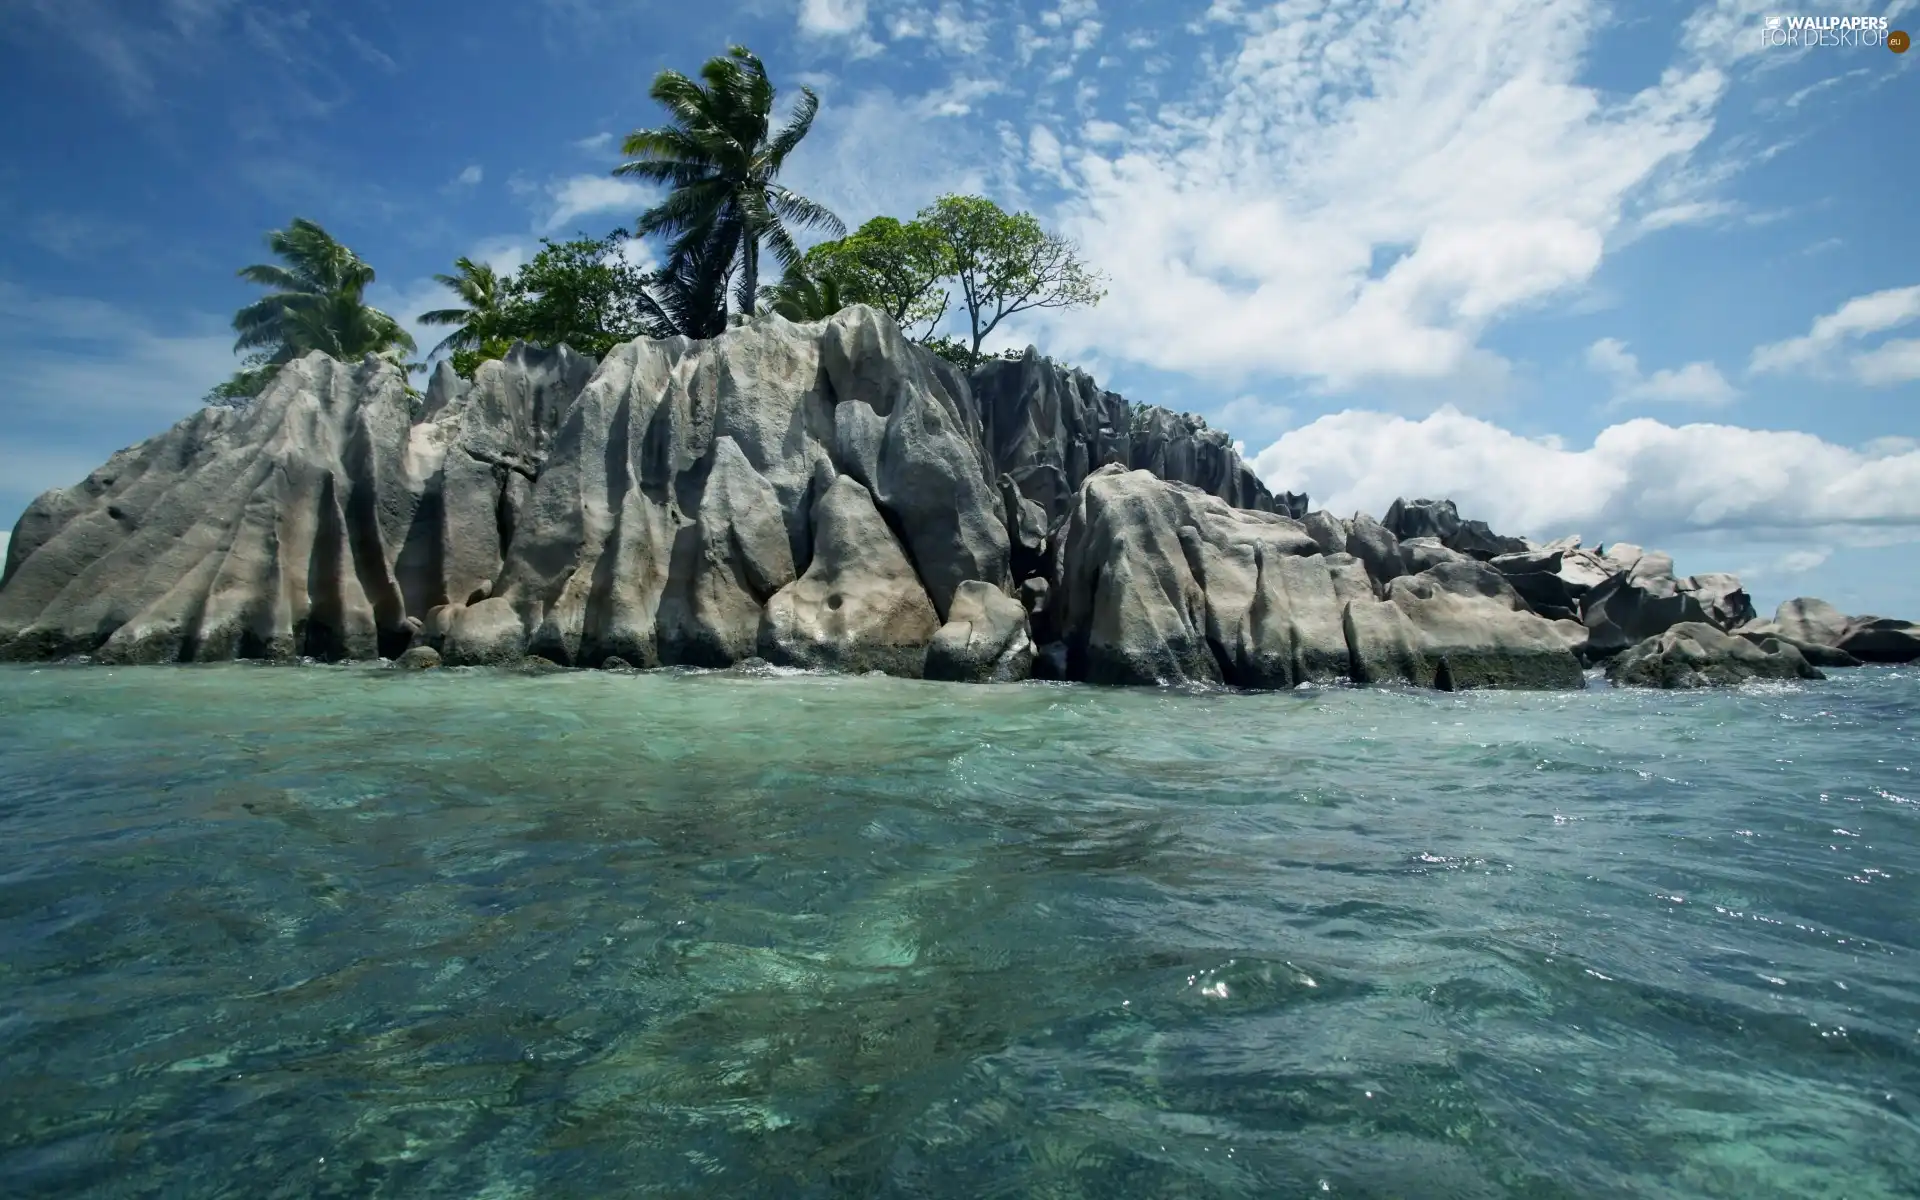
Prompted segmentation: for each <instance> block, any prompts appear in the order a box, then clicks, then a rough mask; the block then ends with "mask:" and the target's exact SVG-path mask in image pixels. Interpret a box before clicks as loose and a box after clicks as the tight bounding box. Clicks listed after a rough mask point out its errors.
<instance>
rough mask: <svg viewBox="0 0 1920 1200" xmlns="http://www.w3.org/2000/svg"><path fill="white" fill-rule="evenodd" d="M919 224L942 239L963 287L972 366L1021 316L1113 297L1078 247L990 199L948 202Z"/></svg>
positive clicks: (955, 277) (925, 212)
mask: <svg viewBox="0 0 1920 1200" xmlns="http://www.w3.org/2000/svg"><path fill="white" fill-rule="evenodd" d="M915 223H916V224H920V225H923V226H925V227H927V228H929V229H931V230H932V231H933V232H934V234H935V235H936V236H937V237H938V238H939V239H940V242H941V243H942V245H943V247H944V252H945V254H946V264H945V265H946V269H947V271H948V273H949V275H950V276H951V277H952V279H953V280H954V282H955V284H957V285H958V287H959V290H960V302H961V304H962V306H963V307H964V309H965V312H966V316H967V327H968V335H969V337H970V344H969V345H967V347H966V350H967V358H968V365H972V364H974V363H978V362H979V361H980V343H981V342H982V341H984V340H985V339H986V337H987V335H988V334H990V333H992V332H993V331H994V329H995V328H997V327H998V326H999V324H1000V322H1001V321H1003V320H1005V319H1006V318H1008V317H1010V316H1012V315H1014V314H1015V313H1020V312H1027V311H1030V310H1032V309H1039V308H1078V307H1081V306H1083V305H1092V304H1098V303H1099V302H1100V300H1101V298H1102V297H1103V296H1104V295H1105V294H1106V293H1105V292H1104V291H1103V290H1102V289H1101V286H1100V284H1101V280H1100V277H1099V276H1098V275H1097V274H1095V273H1094V272H1093V271H1092V270H1091V269H1090V268H1089V267H1088V266H1087V265H1086V264H1085V263H1083V262H1082V261H1081V260H1080V254H1079V250H1078V249H1077V248H1076V247H1075V246H1074V244H1073V243H1072V242H1071V241H1069V240H1068V239H1066V238H1064V237H1061V236H1059V235H1058V234H1051V233H1048V232H1047V231H1046V230H1044V229H1042V228H1041V227H1040V222H1038V221H1036V220H1035V219H1034V218H1033V216H1032V215H1031V214H1030V213H1024V212H1018V213H1009V212H1006V211H1005V210H1004V209H1002V208H1001V207H1000V206H999V205H997V204H995V203H994V202H993V201H991V200H988V199H986V198H985V197H983V196H942V197H940V199H939V200H937V201H935V202H934V203H933V204H932V205H930V206H928V207H927V208H925V209H922V210H921V212H920V214H919V215H918V216H917V217H916V218H915Z"/></svg>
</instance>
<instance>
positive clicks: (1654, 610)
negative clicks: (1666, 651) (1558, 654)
mask: <svg viewBox="0 0 1920 1200" xmlns="http://www.w3.org/2000/svg"><path fill="white" fill-rule="evenodd" d="M1616 549H1618V547H1616ZM1632 550H1633V553H1632V554H1631V555H1622V556H1621V557H1619V558H1613V557H1612V556H1611V555H1609V556H1608V560H1609V561H1610V562H1611V563H1614V564H1623V563H1630V564H1631V565H1630V566H1627V567H1626V568H1625V570H1624V573H1623V574H1619V575H1615V576H1613V577H1612V578H1610V579H1608V580H1607V581H1606V582H1605V583H1603V584H1601V585H1600V586H1599V587H1597V588H1595V589H1593V591H1592V592H1590V593H1589V594H1588V595H1587V597H1586V602H1585V604H1584V606H1583V608H1582V616H1583V619H1584V621H1585V624H1586V627H1587V633H1588V641H1587V654H1588V655H1589V656H1590V657H1591V658H1593V659H1600V658H1606V657H1608V656H1610V655H1613V654H1617V653H1619V652H1620V651H1622V650H1625V649H1626V648H1627V647H1629V646H1635V645H1638V644H1639V643H1641V642H1643V641H1645V640H1646V639H1648V638H1650V637H1655V636H1657V635H1659V634H1662V633H1665V632H1666V631H1667V630H1669V629H1671V628H1673V627H1674V626H1675V625H1681V624H1686V623H1689V622H1699V623H1703V624H1704V623H1708V617H1707V612H1706V610H1705V609H1704V608H1703V607H1701V604H1700V598H1699V596H1698V595H1696V594H1695V593H1693V592H1690V591H1684V590H1682V589H1681V587H1680V581H1679V580H1677V579H1675V578H1674V577H1673V560H1672V559H1671V558H1669V557H1667V556H1666V555H1664V554H1659V553H1648V552H1645V551H1641V550H1639V548H1638V547H1633V548H1632Z"/></svg>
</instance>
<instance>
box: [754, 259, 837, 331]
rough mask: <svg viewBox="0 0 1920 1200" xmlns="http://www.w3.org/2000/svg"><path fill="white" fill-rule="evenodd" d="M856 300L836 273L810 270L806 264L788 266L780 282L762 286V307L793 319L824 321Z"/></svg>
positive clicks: (790, 319)
mask: <svg viewBox="0 0 1920 1200" xmlns="http://www.w3.org/2000/svg"><path fill="white" fill-rule="evenodd" d="M853 302H854V301H853V300H852V298H851V297H849V296H848V295H847V294H846V289H844V288H842V287H841V286H840V281H839V279H837V278H835V277H834V276H832V275H822V276H820V277H819V278H817V279H816V278H814V277H813V276H811V275H809V274H807V270H806V267H805V265H804V264H799V263H796V264H795V265H793V266H791V267H788V268H787V272H786V274H785V275H784V276H782V277H781V279H780V282H779V283H776V284H773V285H771V286H770V287H765V288H762V289H760V303H761V307H762V308H763V309H764V310H765V311H767V312H776V313H779V314H780V315H781V316H783V317H785V318H786V319H787V320H789V321H799V322H805V321H824V320H826V319H827V318H828V317H831V316H832V315H833V314H835V313H837V312H839V311H840V310H841V309H843V308H845V307H846V306H847V305H849V304H852V303H853Z"/></svg>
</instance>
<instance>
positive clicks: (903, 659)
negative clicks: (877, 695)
mask: <svg viewBox="0 0 1920 1200" xmlns="http://www.w3.org/2000/svg"><path fill="white" fill-rule="evenodd" d="M812 523H813V528H814V543H813V561H812V562H811V563H810V564H809V565H808V567H807V569H806V572H805V573H804V574H802V575H801V576H800V578H798V579H796V580H794V581H793V582H792V583H790V584H788V585H787V586H785V587H783V588H781V589H780V590H779V591H778V592H775V593H774V595H773V597H772V598H771V599H770V600H768V601H767V606H766V612H765V614H764V615H763V617H762V618H761V624H760V635H759V647H760V657H762V658H764V659H766V660H767V661H768V662H770V663H773V664H775V665H777V666H795V667H813V668H819V669H824V670H830V671H843V672H847V673H861V672H865V671H884V672H886V673H887V674H889V675H903V676H910V677H917V676H919V675H920V674H921V672H922V670H923V668H924V666H925V663H926V658H927V644H928V643H929V642H931V641H932V640H933V636H934V634H935V633H937V632H938V631H939V629H940V620H939V618H938V616H937V615H936V614H935V612H934V607H933V602H932V600H931V599H930V598H929V597H928V595H927V593H926V591H925V589H924V588H922V587H921V586H920V580H919V578H918V577H917V576H916V575H915V574H914V571H913V564H912V563H911V562H910V561H908V559H907V554H906V550H905V548H904V547H903V546H902V545H901V544H900V543H899V541H898V540H896V539H895V537H894V535H893V531H892V530H891V529H889V528H888V527H887V523H886V521H884V520H883V519H882V518H881V516H880V511H879V509H877V508H875V507H874V503H873V498H872V496H871V495H870V494H869V493H868V491H867V489H866V488H864V487H862V486H861V485H860V483H859V482H858V481H857V480H854V479H852V478H851V477H849V476H845V475H842V476H840V477H839V478H838V479H836V480H835V481H834V482H833V484H832V486H830V487H829V488H828V489H827V490H826V492H825V494H824V495H822V496H821V497H820V499H819V500H817V501H816V502H815V503H814V505H813V513H812ZM956 590H957V589H956Z"/></svg>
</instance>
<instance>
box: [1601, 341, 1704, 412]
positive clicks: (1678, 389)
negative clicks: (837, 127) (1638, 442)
mask: <svg viewBox="0 0 1920 1200" xmlns="http://www.w3.org/2000/svg"><path fill="white" fill-rule="evenodd" d="M1587 365H1588V366H1590V367H1592V368H1593V369H1594V370H1596V371H1599V372H1600V373H1601V374H1603V375H1607V376H1610V377H1612V379H1613V389H1614V390H1613V403H1614V405H1616V406H1618V405H1623V404H1631V403H1633V402H1635V401H1642V400H1644V401H1654V402H1667V403H1684V404H1708V405H1717V404H1730V403H1732V402H1733V400H1734V398H1735V397H1736V396H1738V395H1739V393H1738V392H1736V391H1735V390H1734V388H1733V385H1732V384H1730V383H1728V382H1727V380H1726V377H1725V376H1724V375H1722V374H1720V368H1718V367H1716V366H1714V365H1713V364H1712V363H1710V362H1691V363H1688V364H1686V365H1685V366H1683V367H1679V368H1672V367H1662V368H1660V369H1659V370H1657V371H1655V372H1654V373H1653V374H1651V375H1645V374H1642V373H1641V371H1640V360H1639V359H1638V358H1637V357H1635V356H1634V355H1633V354H1632V353H1631V352H1630V351H1629V350H1628V349H1627V345H1626V343H1625V342H1622V341H1621V340H1619V339H1618V338H1601V339H1600V340H1599V341H1597V342H1595V343H1594V344H1593V345H1591V346H1588V347H1587Z"/></svg>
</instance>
